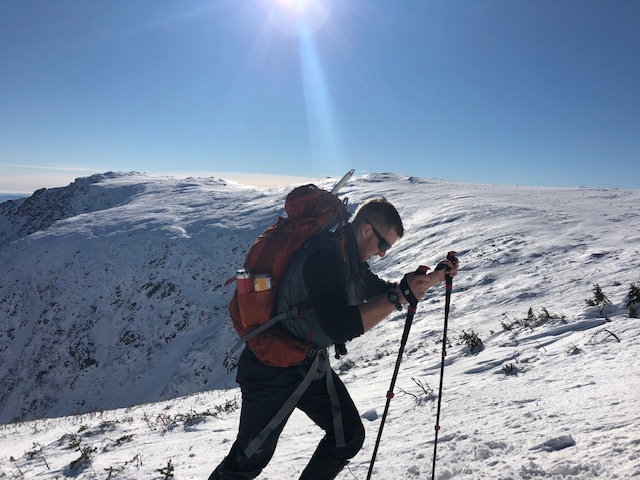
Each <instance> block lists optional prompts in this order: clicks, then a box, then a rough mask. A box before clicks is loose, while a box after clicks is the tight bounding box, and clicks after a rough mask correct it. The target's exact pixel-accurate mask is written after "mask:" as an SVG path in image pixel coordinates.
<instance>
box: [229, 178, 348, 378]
mask: <svg viewBox="0 0 640 480" xmlns="http://www.w3.org/2000/svg"><path fill="white" fill-rule="evenodd" d="M352 173H353V171H351V172H349V173H348V174H347V175H345V178H343V180H342V181H341V182H340V183H338V185H336V187H334V189H333V190H332V191H331V192H330V191H328V190H323V189H321V188H318V187H316V186H315V185H313V184H309V185H303V186H300V187H297V188H295V189H294V190H292V191H291V192H290V193H289V194H288V195H287V198H286V201H285V206H284V209H285V211H286V213H287V217H286V218H283V217H279V218H278V220H277V221H276V222H275V223H274V224H273V225H272V226H271V227H269V228H267V229H266V230H265V231H264V233H262V235H260V236H259V237H258V239H257V240H256V241H255V242H254V244H253V245H252V246H251V248H250V249H249V252H248V253H247V258H246V260H245V262H244V268H245V269H246V270H248V271H249V272H250V273H251V274H252V275H253V276H254V278H255V276H257V275H260V274H269V275H270V276H271V288H268V289H266V290H261V291H250V292H247V293H239V292H238V289H236V291H235V292H234V294H233V297H232V298H231V301H230V302H229V314H230V315H231V320H232V321H233V326H234V328H235V330H236V332H237V333H238V336H239V337H240V339H239V340H238V341H237V342H236V343H235V344H234V345H233V346H232V347H231V349H230V350H229V352H228V353H227V357H226V359H225V361H224V365H225V367H226V368H227V370H228V371H231V370H232V369H233V368H234V367H235V365H236V363H237V361H236V360H235V359H234V358H233V356H234V353H235V352H236V351H237V350H238V349H239V348H240V347H241V346H242V345H243V344H245V343H246V344H247V346H248V348H250V349H251V350H252V351H253V352H254V353H255V354H256V356H257V357H258V358H259V359H260V360H261V361H262V362H264V363H266V364H267V365H272V366H277V367H288V366H291V365H295V364H298V363H301V362H302V361H304V359H305V358H306V357H307V355H308V353H309V351H310V350H311V349H312V348H313V345H312V344H311V343H308V342H305V341H303V340H299V339H296V338H293V337H291V336H288V335H287V334H286V333H285V332H284V331H283V330H282V328H281V327H280V326H279V325H278V322H279V321H281V320H284V319H285V318H295V317H296V316H301V315H302V314H304V313H305V312H308V310H306V311H305V310H304V307H302V306H294V307H292V308H291V309H290V310H289V311H287V312H283V313H281V314H279V315H276V316H273V313H274V304H275V299H276V294H277V288H278V284H279V282H280V279H281V278H282V275H283V274H284V271H285V269H286V267H287V265H288V263H289V261H290V260H291V259H292V258H293V255H294V254H295V253H296V252H297V251H298V250H299V249H300V248H301V247H302V246H303V245H304V244H305V242H306V241H307V239H308V238H309V237H311V236H312V235H313V234H315V233H318V232H320V231H323V230H326V231H335V230H336V229H338V228H342V226H343V225H344V224H345V223H346V221H347V219H348V217H349V215H348V213H347V210H346V200H345V202H342V201H341V200H340V199H339V198H338V196H337V195H336V193H334V192H336V191H337V189H338V188H340V186H342V185H343V184H344V183H346V180H348V178H349V177H350V176H351V174H352ZM347 176H348V177H347ZM234 280H238V278H237V277H233V278H231V279H229V280H228V281H227V285H228V284H230V283H231V282H232V281H234Z"/></svg>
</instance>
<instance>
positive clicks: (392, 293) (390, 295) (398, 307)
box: [387, 289, 402, 311]
mask: <svg viewBox="0 0 640 480" xmlns="http://www.w3.org/2000/svg"><path fill="white" fill-rule="evenodd" d="M387 298H388V299H389V301H390V302H391V303H393V304H394V305H395V307H396V310H398V311H400V310H402V304H401V303H400V297H399V296H398V294H397V293H396V292H395V291H394V290H393V289H391V290H387Z"/></svg>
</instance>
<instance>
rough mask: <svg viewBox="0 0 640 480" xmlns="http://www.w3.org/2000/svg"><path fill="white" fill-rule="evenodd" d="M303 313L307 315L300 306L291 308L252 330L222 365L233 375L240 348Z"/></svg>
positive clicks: (236, 344) (238, 343)
mask: <svg viewBox="0 0 640 480" xmlns="http://www.w3.org/2000/svg"><path fill="white" fill-rule="evenodd" d="M303 313H305V310H304V309H303V308H301V307H300V306H299V305H296V306H294V307H291V309H290V310H287V311H286V312H282V313H281V314H279V315H276V316H275V317H272V318H271V319H269V321H268V322H266V323H263V324H262V325H260V326H259V327H258V328H256V329H255V330H252V331H251V333H249V334H247V335H245V336H244V337H242V338H239V339H238V340H236V342H235V343H234V344H233V345H232V346H231V348H230V349H229V351H228V352H227V356H226V358H225V359H224V361H223V362H222V364H223V365H224V368H225V370H226V371H227V372H228V373H231V371H232V370H233V369H234V368H235V367H236V365H237V364H238V361H237V360H236V359H235V358H233V356H234V355H235V353H236V352H237V351H238V350H239V349H240V347H242V346H243V345H244V344H245V343H247V342H248V341H249V340H251V339H252V338H253V337H256V336H258V335H260V334H261V333H262V332H264V331H265V330H267V329H268V328H269V327H272V326H273V325H275V324H276V323H278V322H280V321H282V320H285V319H287V318H295V317H297V316H300V315H302V314H303Z"/></svg>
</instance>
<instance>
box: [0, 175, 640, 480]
mask: <svg viewBox="0 0 640 480" xmlns="http://www.w3.org/2000/svg"><path fill="white" fill-rule="evenodd" d="M335 181H336V179H320V180H318V182H317V184H318V185H320V186H324V187H330V186H331V185H332V184H333V183H334V182H335ZM290 189H291V186H289V187H277V188H266V189H265V188H254V187H249V186H245V185H240V184H235V183H231V182H227V181H224V180H221V179H212V178H207V179H187V180H177V179H173V178H165V177H154V176H148V175H142V174H134V173H131V174H115V173H108V174H104V175H96V176H92V177H89V178H82V179H78V180H76V181H75V182H74V183H73V184H71V185H69V186H68V187H64V188H56V189H49V190H40V191H38V192H36V193H35V194H34V195H33V196H32V197H30V198H26V199H20V200H16V201H10V202H5V203H3V204H1V205H0V245H1V246H0V267H1V268H2V277H1V278H0V321H1V323H0V422H2V423H7V422H15V421H16V420H20V421H26V420H31V419H42V420H33V421H30V422H25V423H12V424H7V425H4V426H1V427H0V451H1V452H2V454H1V455H6V456H5V457H0V476H2V474H3V473H4V474H5V475H6V476H7V477H9V478H36V477H38V478H59V476H60V475H63V476H79V477H81V478H102V477H103V476H105V474H104V473H103V472H104V471H108V472H110V473H109V475H111V474H114V475H115V474H116V473H117V474H118V478H132V479H133V478H136V479H138V478H158V477H160V478H170V477H166V476H165V477H162V475H159V473H158V472H160V470H161V469H162V468H164V469H165V474H166V473H167V472H166V469H167V468H168V465H167V460H171V461H172V462H173V464H172V465H173V466H175V469H176V478H184V479H187V478H206V477H207V475H208V473H209V472H210V471H211V470H212V469H213V467H215V465H216V464H217V463H218V462H219V461H220V460H221V458H222V457H223V456H224V454H225V453H226V450H227V449H228V447H229V445H230V444H229V442H230V441H232V440H233V437H234V435H235V428H236V425H237V419H238V411H237V409H235V408H232V405H235V404H236V403H237V401H238V392H237V389H236V388H234V387H235V384H234V381H233V376H232V375H231V376H230V375H228V374H226V373H225V372H224V371H223V369H222V366H221V360H222V356H223V354H224V352H225V351H226V349H227V347H228V346H229V345H230V344H231V343H232V342H233V341H234V340H235V335H234V333H233V332H232V329H231V328H230V325H229V322H228V319H227V312H226V304H227V302H228V300H229V298H230V295H231V288H232V287H224V285H223V284H224V282H225V280H226V279H227V278H229V277H231V276H232V275H233V274H234V272H235V270H236V268H237V267H238V266H239V265H241V264H242V262H243V258H244V254H245V253H246V251H247V249H248V247H249V246H250V244H251V243H252V241H253V240H254V239H255V237H256V236H257V235H258V234H259V233H260V232H262V230H264V228H266V227H267V226H268V225H270V224H271V223H273V221H274V220H275V218H276V217H277V216H278V215H282V214H283V208H282V207H283V203H284V197H285V196H286V194H287V193H288V191H289V190H290ZM342 192H343V193H342V195H344V196H347V197H349V199H350V205H352V207H351V210H353V209H355V207H356V206H357V204H359V203H360V202H361V201H363V200H365V199H367V198H370V197H372V196H376V195H384V196H386V197H387V198H388V199H389V200H390V201H392V202H393V203H394V204H395V205H396V206H397V207H398V209H399V211H400V213H401V215H402V217H403V219H404V223H405V230H406V234H405V237H404V238H403V239H402V240H401V241H400V242H398V243H397V245H396V246H394V248H393V249H392V250H391V251H390V252H389V253H388V255H387V256H386V257H385V258H382V259H378V260H376V261H374V262H373V263H372V266H373V269H374V270H375V271H377V272H379V273H380V274H381V276H383V277H385V278H390V279H399V278H400V277H401V276H402V274H403V273H406V272H409V271H413V270H415V268H416V266H417V265H418V264H427V265H430V266H433V265H435V264H436V263H437V261H438V260H440V259H441V258H442V257H443V256H444V255H445V254H446V252H447V251H448V250H450V249H454V250H457V251H458V253H459V256H460V260H461V262H462V268H461V271H460V274H459V276H458V277H456V279H455V282H454V293H453V301H452V309H451V314H450V324H449V337H448V338H449V343H450V347H449V351H448V356H447V360H446V369H445V378H446V380H445V390H444V400H443V419H442V420H441V425H443V429H442V432H441V436H440V442H441V443H440V445H439V446H438V449H439V450H438V452H439V453H438V458H439V468H438V472H439V473H438V477H437V478H443V479H444V478H468V479H476V478H491V479H495V478H502V479H507V478H539V477H547V478H584V479H586V478H593V477H595V476H599V477H601V478H631V477H634V476H640V456H639V455H638V453H637V452H638V445H640V435H639V434H638V433H637V432H638V431H640V411H638V409H637V398H638V393H639V392H640V391H639V390H638V387H637V378H638V374H640V320H638V319H636V318H629V308H628V306H627V305H626V302H627V299H626V296H627V294H628V292H629V290H630V286H631V285H632V284H636V285H638V284H640V269H639V268H638V267H639V266H640V256H639V253H640V213H639V212H638V207H637V206H638V205H639V204H640V192H639V191H628V190H627V191H625V190H615V189H607V190H598V189H585V188H575V189H554V188H534V187H518V186H493V185H475V184H459V183H450V182H444V181H438V180H427V179H419V178H413V177H399V176H396V175H393V174H370V175H363V176H357V177H356V178H354V179H353V180H352V181H351V182H350V183H349V184H348V185H347V186H346V187H344V188H343V190H342ZM596 284H598V285H599V286H600V287H601V288H602V291H603V292H604V293H605V294H606V295H607V296H608V298H609V300H610V301H611V304H608V305H604V306H603V305H597V306H592V307H589V306H587V305H586V303H585V300H586V299H590V298H591V297H593V290H594V286H595V285H596ZM442 320H443V291H441V290H439V289H436V290H434V291H432V292H430V293H429V295H428V296H427V298H426V299H425V300H424V301H423V302H421V303H420V305H419V308H418V314H417V315H416V320H415V322H414V325H413V327H412V333H411V337H410V339H409V342H408V345H407V350H406V351H405V356H404V358H403V363H402V367H401V371H400V377H399V380H398V383H397V390H400V394H399V395H397V396H396V398H395V399H394V401H393V402H392V410H391V412H390V416H389V418H388V419H387V424H386V426H385V435H384V438H383V442H384V444H383V446H382V447H381V450H380V452H379V454H378V459H377V460H376V473H377V475H375V478H385V479H387V478H430V471H431V470H430V468H431V452H432V450H433V425H434V423H433V422H434V421H435V419H434V411H435V402H433V394H434V391H433V390H434V389H436V388H437V384H438V378H439V377H438V374H439V367H440V358H441V355H440V343H441V341H442ZM403 325H404V314H403V313H398V314H395V315H392V316H391V317H390V318H389V319H388V320H387V321H385V322H383V323H381V324H380V325H379V326H378V327H376V329H374V330H373V331H372V332H369V333H368V334H365V335H364V336H362V337H360V338H358V339H355V340H354V341H353V342H351V343H350V344H349V345H348V348H349V350H350V354H349V355H348V356H347V357H344V358H343V359H341V360H340V361H335V364H334V368H336V369H337V370H339V371H340V372H341V376H342V377H343V379H344V381H345V383H346V385H347V387H348V388H349V390H350V391H351V392H352V394H353V397H354V400H355V402H356V404H357V405H358V407H359V408H360V411H361V413H362V415H363V418H364V419H365V424H366V428H367V436H368V440H367V443H366V445H365V448H364V449H363V451H362V452H361V454H359V455H358V456H357V457H356V458H355V459H354V461H353V462H352V463H351V465H350V468H351V471H350V472H349V471H347V470H345V472H344V473H343V474H342V475H341V477H340V478H345V479H346V478H353V477H352V474H353V475H355V476H356V477H357V478H364V477H365V476H366V471H367V467H368V461H369V459H370V455H371V451H372V448H373V442H374V440H375V437H376V432H377V428H378V426H379V421H380V413H381V411H382V408H383V406H384V403H385V393H386V390H387V388H388V382H389V381H390V378H391V373H392V371H393V365H394V363H395V357H396V354H397V349H398V343H399V339H400V336H401V333H402V327H403ZM474 336H477V338H479V339H481V340H482V342H483V346H484V349H480V350H479V351H473V348H472V345H471V344H470V343H469V340H470V339H473V338H475V337H474ZM199 392H200V393H199ZM435 393H437V391H436V392H435ZM159 401H162V402H161V403H156V404H153V405H150V404H148V403H146V402H159ZM141 404H142V405H141ZM133 405H139V406H135V407H131V406H133ZM126 407H130V408H126ZM96 411H99V412H103V413H99V414H91V413H88V412H96ZM83 412H84V413H86V414H85V415H81V416H78V417H68V418H61V419H58V418H53V417H60V416H66V415H75V414H81V413H83ZM96 415H97V416H96ZM180 426H182V427H184V428H176V427H180ZM71 431H73V432H74V433H73V435H74V437H73V438H75V439H76V440H82V442H83V443H82V445H87V446H91V447H96V450H95V451H93V450H92V452H97V453H94V454H92V457H91V461H90V462H88V463H87V465H92V467H91V468H87V469H80V470H78V469H74V468H71V467H70V462H72V461H73V460H74V459H75V458H77V457H78V451H80V448H77V449H75V450H74V449H71V448H67V444H69V432H71ZM75 432H77V433H75ZM291 435H295V436H296V440H295V441H293V442H292V441H291V439H290V438H289V439H288V440H287V438H286V437H288V436H291ZM125 439H126V440H125ZM318 440H319V437H318V431H317V429H315V427H313V426H312V425H311V424H310V423H309V421H308V420H307V419H306V418H304V416H302V415H297V414H294V416H293V417H292V420H291V422H290V424H289V425H288V426H287V429H286V430H285V435H284V436H283V440H282V441H281V445H282V446H281V447H279V450H278V453H277V454H276V457H275V458H274V460H273V462H272V463H271V464H270V465H269V467H268V468H267V469H266V470H265V472H264V477H263V478H271V479H279V478H291V477H295V475H296V474H298V473H299V472H300V471H301V470H302V468H303V467H304V464H305V462H306V459H307V458H309V457H310V455H311V453H312V452H313V450H314V448H315V447H314V445H315V443H316V442H317V441H318ZM32 444H33V446H32ZM98 447H99V450H98ZM143 452H144V453H143ZM90 453H91V452H90ZM143 455H144V457H145V462H143V461H142V460H141V459H142V456H143ZM136 458H138V460H136ZM42 459H45V460H44V461H43V460H42ZM172 468H173V467H172ZM109 469H110V470H109ZM17 472H20V473H17ZM19 475H23V476H19Z"/></svg>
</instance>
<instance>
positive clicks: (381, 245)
mask: <svg viewBox="0 0 640 480" xmlns="http://www.w3.org/2000/svg"><path fill="white" fill-rule="evenodd" d="M364 220H365V222H367V223H368V224H369V225H371V228H372V229H373V233H374V235H375V236H376V237H377V239H378V250H380V251H382V252H386V251H387V250H389V249H390V248H391V244H390V243H389V242H387V240H386V239H385V238H384V237H383V236H382V235H381V234H380V232H379V231H378V230H377V229H376V227H375V225H374V224H373V223H371V222H370V221H369V220H368V219H367V218H366V217H365V219H364Z"/></svg>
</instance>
